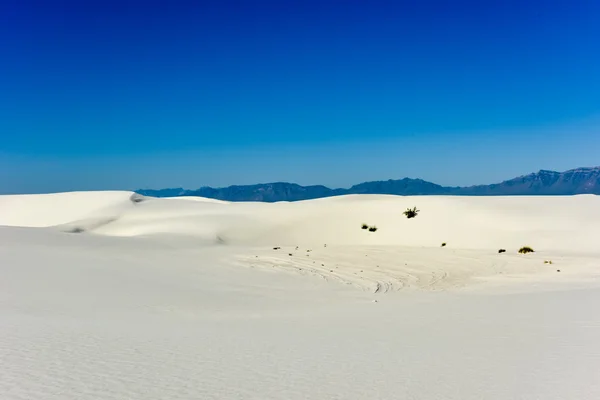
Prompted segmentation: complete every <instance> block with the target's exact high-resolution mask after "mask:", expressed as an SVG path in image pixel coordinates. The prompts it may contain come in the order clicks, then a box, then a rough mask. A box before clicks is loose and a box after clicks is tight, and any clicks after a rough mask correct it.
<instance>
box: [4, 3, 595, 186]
mask: <svg viewBox="0 0 600 400" xmlns="http://www.w3.org/2000/svg"><path fill="white" fill-rule="evenodd" d="M598 21H600V2H599V1H595V0H589V1H578V0H571V1H567V0H565V1H561V0H556V1H535V0H528V1H510V0H507V1H491V0H490V1H459V0H456V1H449V0H448V1H427V0H424V1H417V0H414V1H400V0H397V1H386V2H383V1H371V0H370V1H365V0H361V1H351V0H338V1H333V0H331V1H327V0H321V1H312V0H299V1H287V0H273V1H260V0H247V1H227V0H215V1H201V0H198V1H175V0H172V1H160V2H159V1H152V0H138V1H125V0H119V1H113V0H102V1H96V0H93V1H92V0H86V1H60V0H53V1H28V0H3V1H1V2H0V192H2V193H20V192H22V193H29V192H48V191H63V190H90V189H136V188H141V187H144V188H148V187H150V188H161V187H179V186H183V187H187V188H197V187H200V186H204V185H211V186H225V185H230V184H246V183H258V182H268V181H293V182H297V183H301V184H326V185H329V186H348V185H350V184H353V183H358V182H361V181H365V180H378V179H389V178H402V177H405V176H409V177H415V178H416V177H420V178H423V179H427V180H430V181H434V182H436V183H440V184H448V185H468V184H478V183H491V182H495V181H499V180H502V179H504V178H511V177H513V176H515V175H520V174H524V173H528V172H532V171H536V170H538V169H557V170H564V169H569V168H573V167H578V166H593V165H600V23H599V22H598Z"/></svg>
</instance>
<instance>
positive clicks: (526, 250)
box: [519, 246, 534, 254]
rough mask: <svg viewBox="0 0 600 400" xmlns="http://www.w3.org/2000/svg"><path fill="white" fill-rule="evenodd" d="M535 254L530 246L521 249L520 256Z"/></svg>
mask: <svg viewBox="0 0 600 400" xmlns="http://www.w3.org/2000/svg"><path fill="white" fill-rule="evenodd" d="M533 252H534V250H533V249H532V248H531V247H529V246H523V247H521V248H520V249H519V253H520V254H527V253H533Z"/></svg>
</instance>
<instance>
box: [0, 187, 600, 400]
mask: <svg viewBox="0 0 600 400" xmlns="http://www.w3.org/2000/svg"><path fill="white" fill-rule="evenodd" d="M414 205H416V206H417V207H418V208H420V209H421V213H420V214H419V215H418V217H417V218H414V219H411V220H408V219H406V218H405V217H404V216H403V215H402V211H403V210H404V209H405V208H407V207H412V206H414ZM363 222H364V223H367V224H369V225H377V227H378V230H377V231H376V232H368V231H365V230H363V229H361V224H362V223H363ZM0 225H6V226H0V360H1V362H0V393H1V395H0V397H1V398H2V399H7V400H22V399H27V400H46V399H60V400H71V399H79V400H122V399H146V400H159V399H173V400H184V399H185V400H187V399H219V400H222V399H253V400H279V399H290V400H296V399H297V400H300V399H323V400H334V399H348V400H374V399H380V400H384V399H424V400H479V399H490V400H505V399H527V400H529V399H531V400H534V399H544V400H562V399H597V398H600V384H599V381H598V379H597V375H598V371H599V370H600V345H599V342H598V339H597V338H598V336H599V335H600V317H599V314H598V313H596V312H594V311H593V310H594V305H595V304H597V303H598V302H600V274H599V273H600V264H599V263H598V260H599V259H600V248H599V247H598V246H597V240H598V238H599V237H600V230H599V229H600V201H599V199H598V198H597V197H594V196H575V197H548V198H545V197H532V198H527V197H514V198H508V197H507V198H475V197H473V198H467V197H464V198H463V197H461V198H459V197H406V198H405V197H394V196H347V197H339V198H330V199H321V200H314V201H306V202H299V203H278V204H262V203H227V202H220V201H214V200H208V199H200V198H185V199H153V198H141V197H136V196H134V197H132V193H129V192H96V193H63V194H56V195H40V196H4V197H0ZM442 242H447V246H445V247H440V244H441V243H442ZM525 244H527V245H530V246H532V247H534V248H535V250H536V252H535V253H533V254H528V255H519V254H518V253H517V249H518V248H519V247H520V246H522V245H525ZM500 247H503V248H506V249H507V252H506V253H502V254H499V253H498V252H497V250H498V248H500ZM274 248H277V249H274ZM548 259H551V260H552V261H553V264H544V260H548ZM558 271H560V272H558ZM413 289H414V290H413Z"/></svg>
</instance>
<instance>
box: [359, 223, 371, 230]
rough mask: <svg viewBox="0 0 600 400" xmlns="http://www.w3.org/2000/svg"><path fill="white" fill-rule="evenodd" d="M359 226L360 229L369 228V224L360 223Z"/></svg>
mask: <svg viewBox="0 0 600 400" xmlns="http://www.w3.org/2000/svg"><path fill="white" fill-rule="evenodd" d="M360 228H361V229H369V225H367V224H362V225H361V226H360Z"/></svg>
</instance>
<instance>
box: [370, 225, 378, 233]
mask: <svg viewBox="0 0 600 400" xmlns="http://www.w3.org/2000/svg"><path fill="white" fill-rule="evenodd" d="M369 232H377V227H376V226H370V227H369Z"/></svg>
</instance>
